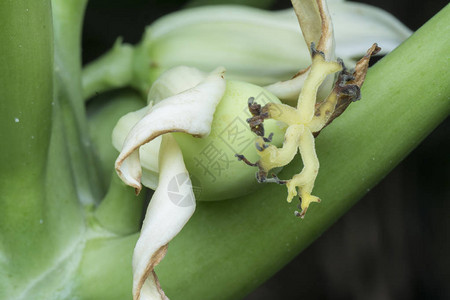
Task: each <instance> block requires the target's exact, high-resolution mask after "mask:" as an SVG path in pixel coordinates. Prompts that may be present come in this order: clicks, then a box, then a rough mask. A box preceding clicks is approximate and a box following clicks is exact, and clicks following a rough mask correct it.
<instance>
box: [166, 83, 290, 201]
mask: <svg viewBox="0 0 450 300" xmlns="http://www.w3.org/2000/svg"><path fill="white" fill-rule="evenodd" d="M249 98H255V99H257V101H259V103H269V102H273V103H280V100H278V99H277V98H276V97H275V96H274V95H273V94H271V93H269V92H267V91H266V90H264V89H263V88H261V87H259V86H256V85H253V84H250V83H245V82H241V81H227V86H226V90H225V94H224V95H223V97H222V100H221V101H220V103H219V104H218V105H217V108H216V112H215V113H214V119H213V122H212V125H211V133H210V134H209V136H208V137H206V138H201V139H199V138H195V137H193V136H191V135H187V134H185V133H173V135H174V137H175V139H176V141H177V142H178V144H179V145H180V148H181V151H182V152H183V158H184V162H185V164H186V168H187V170H188V171H189V174H190V175H191V180H192V183H193V185H194V193H196V199H197V200H201V201H215V200H224V199H229V198H235V197H239V196H243V195H245V194H248V193H251V192H254V191H255V190H256V189H258V188H261V187H262V186H261V185H259V184H258V182H257V181H256V179H255V172H256V169H255V168H249V167H248V166H247V165H245V164H244V163H242V162H240V161H238V158H237V157H236V154H238V155H244V156H245V157H246V158H247V159H248V160H250V161H254V162H256V161H257V160H258V155H257V152H256V151H255V136H254V134H253V133H252V132H251V130H250V127H249V126H248V123H247V121H246V120H247V119H248V118H250V117H251V115H250V113H249V110H248V99H249ZM285 127H286V126H285V124H284V123H281V122H278V121H275V120H268V121H266V122H264V128H265V130H266V133H267V135H269V134H271V133H273V140H272V142H273V143H274V144H275V145H277V146H280V145H281V144H282V143H283V138H284V130H285Z"/></svg>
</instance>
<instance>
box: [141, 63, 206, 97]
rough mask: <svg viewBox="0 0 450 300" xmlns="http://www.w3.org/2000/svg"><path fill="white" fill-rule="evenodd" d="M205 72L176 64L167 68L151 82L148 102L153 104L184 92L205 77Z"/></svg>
mask: <svg viewBox="0 0 450 300" xmlns="http://www.w3.org/2000/svg"><path fill="white" fill-rule="evenodd" d="M206 76H207V74H206V73H205V72H202V71H200V70H199V69H197V68H191V67H186V66H178V67H174V68H172V69H169V70H167V71H166V72H164V73H163V74H161V76H160V77H158V79H157V80H156V81H155V82H154V83H153V84H152V87H151V88H150V91H149V92H148V97H147V101H148V103H150V102H153V103H154V104H156V103H158V102H160V101H161V100H163V99H166V98H168V97H170V96H173V95H176V94H179V93H181V92H184V91H186V90H188V89H190V88H192V87H194V86H196V85H197V84H199V83H200V82H202V80H204V79H205V78H206Z"/></svg>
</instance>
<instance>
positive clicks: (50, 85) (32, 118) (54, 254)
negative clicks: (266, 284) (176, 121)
mask: <svg viewBox="0 0 450 300" xmlns="http://www.w3.org/2000/svg"><path fill="white" fill-rule="evenodd" d="M86 2H87V1H86V0H75V1H63V0H52V1H50V0H42V1H31V0H22V1H10V0H7V1H2V2H1V3H0V36H1V40H2V43H0V54H1V55H0V61H1V63H0V66H1V68H2V71H3V72H1V73H0V98H1V101H0V114H1V116H2V117H1V121H0V122H1V124H2V125H1V128H2V130H1V141H2V148H1V151H2V160H1V163H0V169H1V172H2V174H1V180H0V186H1V188H0V191H1V196H0V270H1V271H0V278H1V279H0V298H1V299H130V298H131V297H132V286H133V273H132V266H131V261H132V254H133V248H134V247H135V244H136V242H137V240H138V237H139V231H140V229H141V222H142V218H143V214H144V211H145V206H146V201H145V200H146V199H145V198H146V197H145V196H146V193H149V194H151V192H150V191H147V190H144V191H143V192H141V193H140V195H139V196H137V197H136V196H135V194H134V191H133V189H132V188H130V187H127V186H126V185H125V184H123V183H122V182H121V181H120V180H119V178H118V177H117V176H116V174H115V172H114V160H115V159H116V156H117V155H118V152H117V151H116V150H115V149H114V148H113V146H112V142H111V135H112V131H113V127H114V126H115V124H116V122H117V121H118V120H119V118H120V117H121V116H122V115H124V114H125V113H128V112H131V111H135V110H138V109H141V108H142V107H144V106H145V100H146V96H147V91H148V89H149V88H150V86H151V85H152V83H153V82H154V81H155V80H156V78H158V77H159V76H160V75H161V73H162V72H163V70H154V69H150V72H149V70H146V69H145V68H144V69H143V66H142V65H139V66H137V67H133V68H132V69H131V70H132V71H131V73H130V72H129V69H128V68H129V66H130V65H132V66H133V63H136V62H142V60H141V61H139V60H138V59H139V57H141V58H142V59H143V60H144V61H145V59H148V57H147V56H145V54H146V53H145V51H144V50H142V49H144V48H145V47H143V46H142V47H141V50H139V47H137V48H136V49H137V50H134V49H132V46H127V45H125V46H124V47H122V45H121V44H120V43H118V44H117V45H116V47H115V48H114V49H119V50H120V49H122V50H123V49H125V50H124V51H125V52H126V53H125V54H123V55H120V58H121V59H124V60H127V59H130V60H131V63H130V61H128V62H126V63H125V64H122V65H119V67H121V68H122V69H119V71H117V72H116V70H117V69H114V67H116V66H118V65H117V64H115V60H114V59H111V60H112V61H110V62H108V61H107V62H106V63H104V61H105V59H100V60H103V62H100V60H99V61H98V62H99V64H98V65H97V67H95V64H96V62H94V63H93V64H91V65H90V66H88V67H86V69H85V71H84V72H83V71H82V66H81V45H80V35H81V26H82V21H83V15H84V11H85V6H86ZM449 13H450V10H449V7H448V6H447V7H446V8H444V9H443V10H442V11H441V12H440V13H438V14H437V15H436V16H435V17H433V18H432V19H431V20H430V21H429V22H427V24H425V25H424V26H423V27H422V28H421V29H420V30H418V31H417V32H415V33H414V34H413V35H412V36H411V37H410V38H409V39H408V40H407V41H405V42H404V43H403V44H402V45H401V46H400V47H398V48H397V49H395V50H394V51H393V52H392V53H390V54H388V55H387V56H386V57H385V58H383V59H382V60H381V61H379V62H378V63H377V64H376V65H375V66H374V67H373V68H371V69H370V70H369V72H368V74H367V79H366V82H365V84H364V86H363V88H362V91H361V93H362V95H363V99H362V100H361V102H359V103H357V104H355V105H352V106H350V108H349V109H348V112H346V113H345V114H343V115H342V116H341V117H340V118H339V119H337V120H336V121H335V122H333V124H332V126H329V127H327V128H326V129H325V130H324V131H323V132H321V134H320V135H319V136H318V137H317V140H316V147H317V155H318V157H319V158H320V162H321V171H320V172H321V173H320V174H321V175H319V176H318V177H317V181H316V184H315V193H316V194H318V195H320V196H321V198H322V199H323V201H322V203H321V204H320V205H319V206H314V205H313V206H311V207H310V209H309V211H308V215H307V217H306V218H305V219H303V220H299V219H298V218H295V217H294V216H293V214H292V211H293V208H292V205H288V204H286V203H285V202H284V201H283V199H285V198H286V190H285V188H283V187H280V186H277V185H261V186H257V188H256V190H253V191H251V192H250V193H248V194H246V195H244V194H243V195H241V196H236V197H234V199H229V200H224V201H217V202H198V203H197V208H196V212H195V213H194V214H193V216H192V218H191V219H190V221H189V222H188V223H187V225H186V227H184V228H183V230H182V231H181V233H180V234H179V235H178V236H177V237H176V238H174V239H173V241H172V242H171V243H170V247H169V251H168V252H167V256H166V258H165V259H164V260H163V261H162V262H161V264H160V265H159V266H158V267H157V268H156V272H157V273H158V276H159V278H160V279H161V285H162V288H163V289H164V291H165V292H166V293H167V295H168V296H170V297H171V298H173V299H235V298H241V297H243V296H244V295H246V294H247V293H248V292H250V291H251V290H252V289H254V288H255V287H256V286H257V285H259V284H260V283H262V282H263V281H264V280H265V279H267V278H268V277H270V276H271V275H272V274H273V273H274V272H276V271H277V270H278V269H279V268H281V267H282V266H283V265H284V264H286V263H287V262H288V261H289V260H290V259H292V258H293V257H294V256H295V255H296V254H298V253H299V252H300V251H302V250H303V249H304V248H305V247H307V246H308V245H309V244H310V243H311V242H312V241H313V240H314V239H315V238H317V237H318V236H319V235H320V234H321V233H322V232H323V231H324V230H326V229H327V228H328V227H329V226H330V225H331V224H332V223H333V222H334V221H335V220H336V219H338V218H339V217H340V216H341V215H342V214H344V213H345V212H346V211H347V210H348V209H349V208H350V207H351V206H352V204H354V203H355V202H356V201H357V200H358V199H359V198H360V197H361V196H362V195H363V194H364V193H365V192H366V191H367V189H368V188H371V187H372V186H373V185H374V184H376V182H378V181H379V180H380V178H382V177H383V176H384V175H385V174H387V173H388V172H389V171H390V170H391V169H392V168H393V167H394V166H395V164H397V163H398V162H399V161H400V160H401V159H402V158H403V157H405V155H407V154H408V153H409V152H410V151H411V149H413V148H414V147H415V146H416V145H417V144H418V143H419V142H420V141H421V140H422V139H423V138H424V137H425V136H426V135H427V134H428V133H429V132H431V131H432V130H433V128H435V127H436V126H437V125H438V124H439V123H440V122H441V121H442V120H443V119H444V118H446V117H447V116H448V113H449V109H450V105H449V104H450V103H449V97H448V95H449V92H450V91H449V85H448V83H447V80H446V77H445V76H425V75H426V74H445V73H446V72H447V70H446V64H444V63H442V61H441V60H440V59H438V58H445V57H447V56H446V55H447V54H446V49H448V46H449V45H448V44H449V42H448V40H447V39H443V38H441V37H442V36H446V33H448V31H449V25H448V22H449V21H448V20H449ZM298 34H300V33H299V32H298ZM447 35H448V34H447ZM144 41H145V39H144ZM143 44H145V43H143ZM143 44H142V45H143ZM368 46H370V45H368ZM380 46H382V45H380ZM127 49H128V50H127ZM122 50H120V51H122ZM112 51H115V50H112ZM133 51H136V52H133ZM139 51H141V52H139ZM131 52H133V55H131V56H130V55H129V54H127V53H131ZM134 53H137V54H136V56H135V54H134ZM127 55H128V56H127ZM127 57H128V58H127ZM136 57H137V60H135V59H136ZM170 58H172V57H169V59H170ZM270 59H271V58H270V57H269V58H267V60H268V61H270ZM214 60H216V58H213V62H210V63H214V64H215V65H217V66H220V65H221V62H220V61H218V62H215V61H214ZM243 61H246V60H245V59H244V60H243ZM276 64H277V60H276V59H275V60H274V62H273V65H274V68H276ZM268 65H272V64H270V63H268ZM147 66H148V65H147ZM108 67H111V68H112V69H108ZM144 67H145V64H144ZM170 67H171V66H170ZM194 67H198V66H196V65H194ZM225 67H227V66H225ZM247 67H248V65H247ZM96 68H97V69H96ZM102 68H103V69H102ZM105 68H106V70H105ZM268 68H269V69H268V70H269V71H270V70H272V69H270V67H268ZM123 69H125V70H124V72H122V71H121V70H123ZM232 69H233V68H230V73H233V70H232ZM248 70H250V71H249V72H243V73H242V72H241V73H239V72H235V76H237V77H239V76H241V77H242V78H244V77H245V78H246V80H248V81H250V78H251V77H253V78H254V77H255V74H256V75H258V72H255V70H254V69H252V68H251V66H250V67H248ZM96 71H97V72H98V74H100V75H101V76H100V80H99V81H95V80H94V81H92V82H94V83H95V82H101V81H102V80H103V79H104V78H107V79H108V80H109V81H108V80H107V81H106V84H105V81H103V83H102V85H99V86H101V89H98V88H97V87H95V84H93V85H90V86H91V87H92V86H94V88H93V90H94V92H92V91H91V92H89V89H87V88H86V86H89V85H86V84H85V83H86V82H87V81H86V78H88V74H94V75H95V73H96ZM241 71H242V70H241ZM244 71H245V70H244ZM108 72H109V73H108ZM127 72H128V73H127ZM115 73H117V74H118V75H123V74H125V75H124V76H122V79H121V80H119V81H116V82H115V81H114V80H115V79H116V78H115V77H114V76H110V77H108V75H110V74H113V75H114V74H115ZM268 73H270V72H268ZM268 73H266V74H261V77H259V78H257V79H256V80H257V81H258V80H260V82H256V83H257V84H260V85H262V84H266V83H269V82H270V81H272V82H274V81H277V80H285V79H286V77H285V76H286V73H283V72H278V73H277V72H274V73H270V76H269V77H268V76H266V75H267V74H268ZM281 73H282V74H281ZM98 74H97V75H98ZM105 74H106V75H107V76H106V77H104V76H105ZM280 74H281V75H280ZM82 75H85V76H84V77H82ZM244 75H245V76H244ZM262 75H264V76H262ZM102 76H103V77H102ZM276 76H279V77H276ZM92 78H94V79H95V78H99V77H96V76H93V77H92ZM111 78H112V79H111ZM267 78H270V79H269V82H267V80H268V79H267ZM117 82H119V83H117ZM83 86H84V87H85V88H83ZM117 87H121V88H122V87H128V89H122V90H113V91H110V92H108V93H105V94H104V95H100V96H99V99H95V102H93V103H89V106H90V107H89V110H88V111H87V110H86V106H85V102H86V99H87V97H88V95H92V93H95V91H96V90H97V89H98V91H100V92H104V91H107V90H109V89H112V88H117ZM245 98H248V97H247V96H245ZM244 101H245V102H246V101H247V99H244ZM181 139H183V137H180V140H181ZM349 157H350V158H351V159H348V158H349ZM373 158H375V160H374V159H373ZM299 169H301V160H300V159H299V158H298V159H296V160H294V161H293V162H292V163H291V164H289V165H288V166H286V167H284V168H283V170H282V171H281V172H280V173H279V175H278V176H279V177H280V178H290V177H291V176H292V175H293V174H295V173H297V172H298V170H299ZM232 188H233V187H230V189H232ZM212 197H213V196H212Z"/></svg>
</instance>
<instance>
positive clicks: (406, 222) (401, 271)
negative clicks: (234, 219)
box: [83, 0, 450, 300]
mask: <svg viewBox="0 0 450 300" xmlns="http://www.w3.org/2000/svg"><path fill="white" fill-rule="evenodd" d="M358 2H364V3H367V4H371V5H374V6H377V7H380V8H382V9H384V10H386V11H389V12H390V13H391V14H393V15H394V16H395V17H397V18H398V19H399V20H400V21H402V22H403V23H404V24H405V25H406V26H408V27H409V28H410V29H412V30H417V29H418V28H419V27H420V26H421V25H423V24H424V23H425V22H426V21H427V20H428V19H430V18H431V17H432V16H433V15H434V14H435V13H437V12H438V11H439V10H440V9H441V8H443V7H444V6H445V5H446V4H447V2H448V1H445V0H431V1H423V0H422V1H418V0H397V1H392V0H364V1H358ZM208 3H216V4H222V3H246V4H248V5H252V6H256V7H261V8H267V9H281V8H287V7H290V2H289V1H287V0H286V1H273V0H260V1H257V0H248V1H237V0H235V1H226V0H223V1H218V0H209V1H208V0H194V1H181V0H166V1H163V0H156V1H150V0H128V1H109V0H91V1H90V2H89V4H88V8H87V14H86V19H85V30H84V32H83V62H84V63H87V62H89V61H91V60H93V59H95V58H97V57H98V56H100V55H101V54H103V53H104V52H105V51H107V50H108V49H109V48H110V47H111V46H112V45H113V44H114V41H115V40H116V38H117V37H118V36H122V37H123V38H124V41H125V42H128V43H132V44H134V43H137V42H138V41H139V40H140V39H141V36H142V33H143V31H144V28H145V26H146V25H148V24H150V23H151V22H152V21H153V20H156V19H157V18H158V17H160V16H163V15H165V14H167V13H170V12H172V11H175V10H178V9H182V8H184V7H188V6H195V5H204V4H208ZM442 38H447V39H448V38H449V37H442ZM446 59H448V58H446ZM429 76H436V74H430V75H429ZM438 76H442V75H438ZM444 76H445V75H444ZM393 101H395V99H393ZM412 105H413V104H412ZM449 137H450V121H449V120H448V118H447V120H446V121H445V122H444V123H442V124H441V125H440V126H439V127H438V128H436V129H435V131H434V132H433V133H432V134H431V135H429V136H428V137H427V138H426V139H425V140H424V141H423V142H422V144H421V145H419V146H418V147H417V148H416V149H415V150H414V151H412V152H411V154H410V155H409V156H408V157H407V158H406V159H405V160H404V161H403V162H402V163H400V164H399V165H398V166H397V167H396V168H395V169H394V170H393V171H392V172H391V173H390V174H389V175H388V176H386V177H385V178H384V179H383V180H382V181H381V182H380V183H379V184H378V185H377V186H376V187H375V188H373V189H372V190H371V191H369V192H368V193H367V194H366V196H365V197H364V198H363V199H361V200H360V201H359V202H358V203H357V204H356V205H355V206H354V207H353V208H352V209H351V210H350V211H349V212H348V213H347V214H346V215H344V216H343V217H342V218H341V219H340V220H339V221H338V222H337V223H336V224H335V225H333V226H332V227H331V228H330V229H329V230H328V231H326V232H325V233H324V234H323V235H322V236H321V237H320V238H319V239H317V240H316V241H315V242H314V243H313V244H312V245H311V246H310V247H309V248H307V249H306V250H305V251H304V252H302V253H301V254H300V255H298V256H297V258H295V259H294V260H293V261H292V262H291V263H289V264H288V265H287V266H285V267H284V268H283V269H282V270H280V271H279V272H278V273H277V274H275V275H274V276H273V277H272V278H271V279H269V280H268V281H267V282H266V283H265V284H263V285H262V286H260V287H259V288H258V289H256V290H254V291H253V292H252V293H251V294H250V295H248V296H247V297H246V298H245V299H246V300H269V299H270V300H274V299H450V256H449V254H450V217H449V216H450V214H449V211H450V201H449V200H450V139H449ZM249 272H251V270H249Z"/></svg>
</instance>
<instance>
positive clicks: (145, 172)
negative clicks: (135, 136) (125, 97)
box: [112, 104, 161, 190]
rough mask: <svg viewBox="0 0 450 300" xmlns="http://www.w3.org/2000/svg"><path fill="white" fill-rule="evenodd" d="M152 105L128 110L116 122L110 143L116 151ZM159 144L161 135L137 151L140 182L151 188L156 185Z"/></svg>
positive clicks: (154, 187)
mask: <svg viewBox="0 0 450 300" xmlns="http://www.w3.org/2000/svg"><path fill="white" fill-rule="evenodd" d="M151 107H152V105H151V104H150V105H148V106H146V107H144V108H141V109H140V110H137V111H134V112H130V113H128V114H126V115H124V116H123V117H121V118H120V120H119V121H118V122H117V124H116V126H115V127H114V129H113V132H112V143H113V146H114V148H116V149H117V150H118V151H120V150H121V149H122V146H123V143H124V141H125V139H126V137H127V135H128V133H129V132H130V130H131V128H133V126H134V125H136V123H138V122H139V120H141V119H142V118H143V117H144V116H145V115H146V114H147V113H148V111H149V110H150V109H151ZM160 145H161V137H157V138H155V139H154V140H152V141H151V142H149V143H147V144H145V145H142V146H141V151H139V158H140V162H141V166H142V178H141V181H142V183H143V184H144V185H145V186H146V187H149V188H151V189H153V190H154V189H156V187H157V186H158V173H159V167H158V155H159V147H160Z"/></svg>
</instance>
